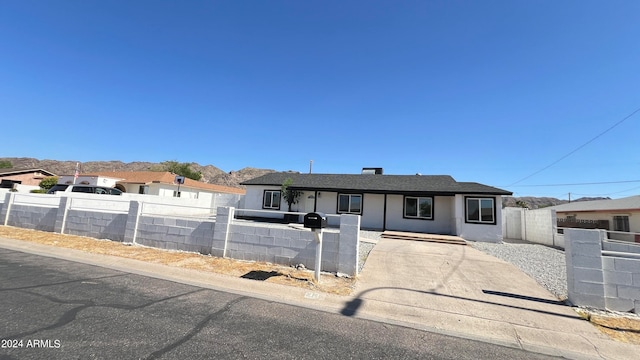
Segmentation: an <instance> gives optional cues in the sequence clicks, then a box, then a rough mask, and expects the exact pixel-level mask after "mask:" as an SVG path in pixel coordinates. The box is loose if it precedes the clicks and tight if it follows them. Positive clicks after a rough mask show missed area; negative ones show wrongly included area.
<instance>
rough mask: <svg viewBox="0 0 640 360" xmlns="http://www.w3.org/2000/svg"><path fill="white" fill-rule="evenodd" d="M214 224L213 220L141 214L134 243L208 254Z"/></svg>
mask: <svg viewBox="0 0 640 360" xmlns="http://www.w3.org/2000/svg"><path fill="white" fill-rule="evenodd" d="M214 226H215V222H214V221H204V220H189V219H179V218H170V217H162V216H141V217H140V218H139V222H138V228H137V236H136V239H135V243H136V244H140V245H145V246H150V247H155V248H159V249H166V250H182V251H190V252H198V253H201V254H210V253H211V244H212V241H213V231H214Z"/></svg>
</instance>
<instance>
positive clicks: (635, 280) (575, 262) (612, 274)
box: [564, 229, 640, 313]
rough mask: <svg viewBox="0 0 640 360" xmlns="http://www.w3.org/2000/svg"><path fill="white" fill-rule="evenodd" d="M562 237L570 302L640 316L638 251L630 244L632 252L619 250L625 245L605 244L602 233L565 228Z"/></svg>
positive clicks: (603, 232)
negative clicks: (563, 239)
mask: <svg viewBox="0 0 640 360" xmlns="http://www.w3.org/2000/svg"><path fill="white" fill-rule="evenodd" d="M564 236H565V257H566V263H567V281H568V284H567V285H568V290H569V301H570V302H571V303H573V304H574V305H578V306H589V307H595V308H599V309H609V310H615V311H623V312H635V313H640V256H638V254H639V253H638V252H637V250H638V249H637V248H634V247H633V246H634V245H633V244H629V245H631V247H630V248H629V250H631V251H621V250H625V248H624V247H622V246H619V245H625V244H616V243H613V242H608V241H607V240H606V238H607V235H606V231H605V230H587V229H565V232H564ZM603 248H606V249H604V250H605V252H604V254H605V255H603ZM612 251H616V252H615V253H612Z"/></svg>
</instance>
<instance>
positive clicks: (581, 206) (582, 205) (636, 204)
mask: <svg viewBox="0 0 640 360" xmlns="http://www.w3.org/2000/svg"><path fill="white" fill-rule="evenodd" d="M547 209H554V210H555V211H556V212H570V211H576V212H579V211H608V210H633V209H637V210H640V195H636V196H629V197H626V198H621V199H613V200H592V201H577V202H572V203H568V204H562V205H556V206H551V207H548V208H547Z"/></svg>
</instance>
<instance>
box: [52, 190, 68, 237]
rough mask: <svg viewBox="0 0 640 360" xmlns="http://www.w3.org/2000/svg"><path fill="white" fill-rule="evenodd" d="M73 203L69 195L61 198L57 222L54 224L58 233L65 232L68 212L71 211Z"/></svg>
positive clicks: (54, 228)
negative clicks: (70, 207)
mask: <svg viewBox="0 0 640 360" xmlns="http://www.w3.org/2000/svg"><path fill="white" fill-rule="evenodd" d="M70 205H71V199H70V198H69V197H67V196H62V197H61V198H60V206H58V211H57V212H56V223H55V225H54V226H53V232H55V233H58V234H64V227H65V225H66V222H67V213H68V212H69V206H70Z"/></svg>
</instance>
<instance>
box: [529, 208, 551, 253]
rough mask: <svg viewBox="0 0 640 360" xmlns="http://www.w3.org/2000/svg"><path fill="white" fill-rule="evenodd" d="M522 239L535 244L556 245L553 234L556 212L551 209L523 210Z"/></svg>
mask: <svg viewBox="0 0 640 360" xmlns="http://www.w3.org/2000/svg"><path fill="white" fill-rule="evenodd" d="M523 214H524V224H525V226H524V231H523V232H524V240H527V241H531V242H534V243H537V244H543V245H548V246H556V245H555V243H554V236H555V234H556V232H557V225H556V213H555V211H553V210H545V209H540V210H525V211H523Z"/></svg>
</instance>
